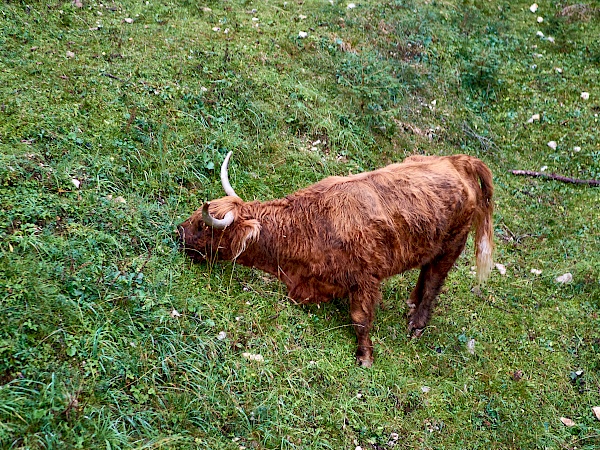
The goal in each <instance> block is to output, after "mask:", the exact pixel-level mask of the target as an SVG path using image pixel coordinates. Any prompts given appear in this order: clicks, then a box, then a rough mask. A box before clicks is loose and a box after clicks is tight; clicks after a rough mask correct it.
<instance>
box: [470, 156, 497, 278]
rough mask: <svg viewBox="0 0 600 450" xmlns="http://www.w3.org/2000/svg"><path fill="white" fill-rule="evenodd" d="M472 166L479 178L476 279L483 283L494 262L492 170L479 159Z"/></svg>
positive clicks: (476, 217)
mask: <svg viewBox="0 0 600 450" xmlns="http://www.w3.org/2000/svg"><path fill="white" fill-rule="evenodd" d="M473 168H474V169H475V172H476V174H477V176H478V178H479V185H480V188H481V192H480V193H478V195H477V211H476V214H475V223H474V227H475V257H476V267H477V281H478V282H479V284H481V283H483V282H484V281H485V280H486V279H487V278H488V277H489V275H490V272H491V271H492V267H493V264H494V260H493V255H494V224H493V217H492V216H493V212H494V202H493V198H492V197H493V195H494V185H493V183H492V172H491V171H490V169H489V168H488V167H487V166H486V165H485V164H484V163H483V162H482V161H480V160H478V159H476V160H474V162H473Z"/></svg>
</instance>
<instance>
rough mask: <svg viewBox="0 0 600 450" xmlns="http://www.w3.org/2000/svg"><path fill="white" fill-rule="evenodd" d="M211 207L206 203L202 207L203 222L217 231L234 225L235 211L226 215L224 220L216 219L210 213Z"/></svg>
mask: <svg viewBox="0 0 600 450" xmlns="http://www.w3.org/2000/svg"><path fill="white" fill-rule="evenodd" d="M209 205H210V202H206V203H205V204H204V205H203V206H202V220H203V221H204V223H205V224H206V225H208V226H209V227H213V228H216V229H217V230H222V229H224V228H227V227H228V226H229V225H231V224H232V223H233V219H234V218H235V215H234V214H233V211H229V212H228V213H227V214H225V217H224V218H223V219H215V218H214V217H213V216H211V215H210V213H209V212H208V206H209Z"/></svg>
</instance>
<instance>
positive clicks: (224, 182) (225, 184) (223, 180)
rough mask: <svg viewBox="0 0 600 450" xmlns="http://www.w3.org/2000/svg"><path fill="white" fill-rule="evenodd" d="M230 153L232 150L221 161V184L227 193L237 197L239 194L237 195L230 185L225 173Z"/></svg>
mask: <svg viewBox="0 0 600 450" xmlns="http://www.w3.org/2000/svg"><path fill="white" fill-rule="evenodd" d="M232 154H233V152H229V153H227V156H226V157H225V161H223V164H222V165H221V184H222V185H223V189H225V193H226V194H227V195H229V196H231V197H238V198H239V197H240V196H239V195H237V194H236V193H235V191H234V190H233V188H232V187H231V184H230V183H229V175H228V174H227V168H228V167H229V158H231V155H232Z"/></svg>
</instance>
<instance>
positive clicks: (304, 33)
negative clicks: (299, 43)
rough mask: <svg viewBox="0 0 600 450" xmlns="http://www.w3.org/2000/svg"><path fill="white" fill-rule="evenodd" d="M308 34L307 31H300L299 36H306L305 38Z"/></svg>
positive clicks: (301, 37) (302, 37)
mask: <svg viewBox="0 0 600 450" xmlns="http://www.w3.org/2000/svg"><path fill="white" fill-rule="evenodd" d="M307 36H308V33H307V32H306V31H300V32H299V33H298V37H299V38H300V39H304V38H305V37H307Z"/></svg>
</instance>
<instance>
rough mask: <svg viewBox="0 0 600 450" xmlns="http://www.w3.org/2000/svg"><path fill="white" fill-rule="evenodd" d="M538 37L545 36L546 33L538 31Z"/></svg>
mask: <svg viewBox="0 0 600 450" xmlns="http://www.w3.org/2000/svg"><path fill="white" fill-rule="evenodd" d="M535 34H536V36H537V37H541V38H543V37H544V33H542V32H541V31H538V32H537V33H535Z"/></svg>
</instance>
